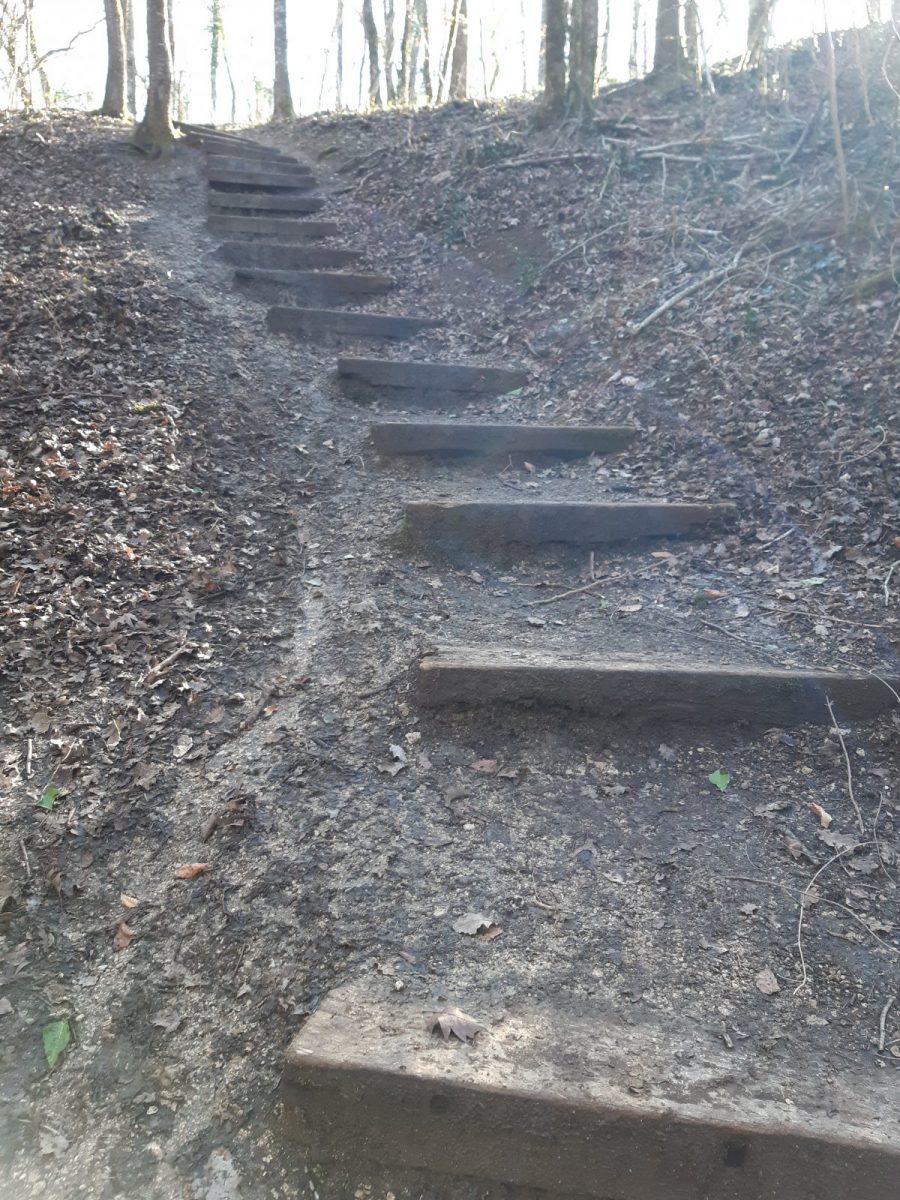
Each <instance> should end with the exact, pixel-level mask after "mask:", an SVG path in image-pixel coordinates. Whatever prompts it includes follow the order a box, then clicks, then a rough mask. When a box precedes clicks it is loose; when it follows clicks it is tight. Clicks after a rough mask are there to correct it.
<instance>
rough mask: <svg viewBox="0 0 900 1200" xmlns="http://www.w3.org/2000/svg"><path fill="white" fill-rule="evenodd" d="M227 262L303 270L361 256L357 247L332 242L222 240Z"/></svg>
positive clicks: (337, 264)
mask: <svg viewBox="0 0 900 1200" xmlns="http://www.w3.org/2000/svg"><path fill="white" fill-rule="evenodd" d="M220 250H221V254H222V257H223V258H224V259H225V261H226V262H228V263H232V264H233V265H234V266H236V267H275V268H290V269H296V270H303V269H304V268H306V267H346V266H350V265H351V263H355V262H357V261H358V260H359V259H360V258H362V254H361V253H360V251H359V250H342V249H340V248H339V247H336V246H335V247H332V246H290V245H282V244H281V243H279V242H223V244H222V246H221V247H220Z"/></svg>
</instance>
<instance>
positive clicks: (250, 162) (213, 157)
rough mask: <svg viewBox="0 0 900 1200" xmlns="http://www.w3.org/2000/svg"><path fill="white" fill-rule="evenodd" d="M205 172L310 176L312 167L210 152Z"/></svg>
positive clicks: (279, 160) (293, 162)
mask: <svg viewBox="0 0 900 1200" xmlns="http://www.w3.org/2000/svg"><path fill="white" fill-rule="evenodd" d="M206 170H207V171H208V172H209V171H238V172H240V173H241V174H246V173H247V172H254V171H266V172H271V173H274V174H277V175H304V176H305V175H312V173H313V170H312V167H309V166H307V165H306V164H305V163H299V162H297V161H295V160H294V159H289V160H285V159H269V158H259V159H253V158H248V157H247V156H246V155H244V156H241V155H237V156H235V155H233V154H217V153H215V152H211V153H209V154H207V156H206Z"/></svg>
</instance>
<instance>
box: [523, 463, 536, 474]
mask: <svg viewBox="0 0 900 1200" xmlns="http://www.w3.org/2000/svg"><path fill="white" fill-rule="evenodd" d="M522 465H523V467H524V468H525V470H526V471H527V472H528V474H529V475H533V474H534V471H535V466H534V463H530V462H523V463H522Z"/></svg>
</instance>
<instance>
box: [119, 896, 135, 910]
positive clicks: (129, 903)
mask: <svg viewBox="0 0 900 1200" xmlns="http://www.w3.org/2000/svg"><path fill="white" fill-rule="evenodd" d="M119 903H120V904H121V905H122V907H123V908H137V906H138V901H137V900H136V899H135V898H134V896H129V895H127V894H126V893H125V892H123V893H122V894H121V896H120V897H119Z"/></svg>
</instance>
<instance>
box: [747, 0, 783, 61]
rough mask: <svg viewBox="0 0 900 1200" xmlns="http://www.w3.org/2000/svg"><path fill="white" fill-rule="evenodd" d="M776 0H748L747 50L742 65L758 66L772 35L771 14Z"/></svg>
mask: <svg viewBox="0 0 900 1200" xmlns="http://www.w3.org/2000/svg"><path fill="white" fill-rule="evenodd" d="M775 3H776V0H750V8H749V11H748V14H747V50H746V53H745V54H744V65H745V66H748V67H754V68H755V67H758V66H760V65H761V63H762V60H763V58H764V56H765V53H766V47H767V46H768V44H769V38H770V37H771V36H772V14H773V13H774V11H775Z"/></svg>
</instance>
